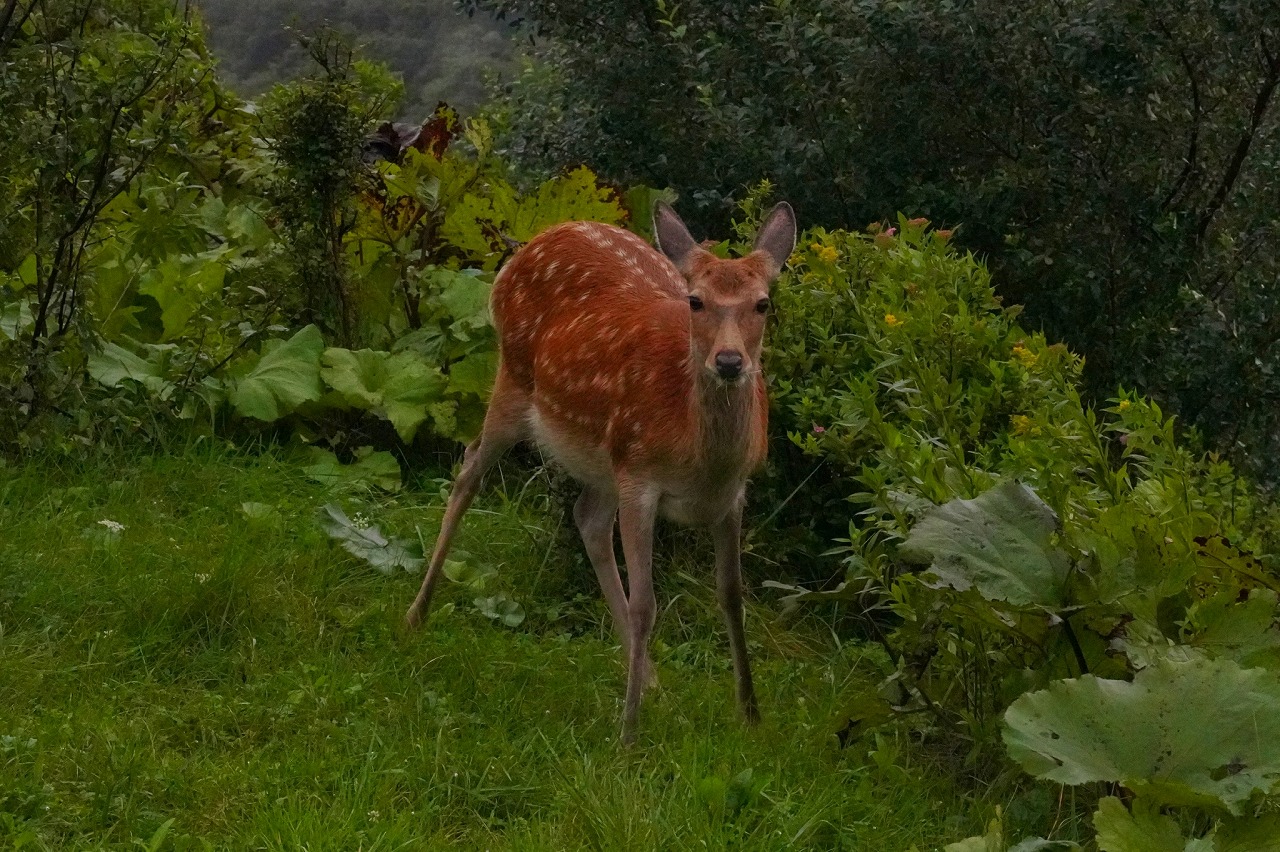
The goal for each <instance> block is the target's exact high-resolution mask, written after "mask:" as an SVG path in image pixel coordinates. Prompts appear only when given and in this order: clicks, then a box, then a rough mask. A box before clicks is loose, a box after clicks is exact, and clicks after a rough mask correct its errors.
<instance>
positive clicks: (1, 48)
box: [0, 0, 218, 444]
mask: <svg viewBox="0 0 1280 852" xmlns="http://www.w3.org/2000/svg"><path fill="white" fill-rule="evenodd" d="M0 18H2V20H0V57H3V62H2V63H0V186H3V187H4V188H5V189H4V198H5V203H4V205H3V209H0V436H3V437H0V442H2V443H4V444H8V443H9V442H10V441H13V440H16V441H18V442H20V443H31V442H39V440H40V438H38V437H36V433H35V431H32V430H25V429H22V428H21V427H22V426H23V425H24V424H25V423H28V422H31V421H38V422H40V423H41V424H43V425H45V426H50V425H51V422H52V421H53V420H56V419H57V418H62V419H64V420H74V419H75V418H76V417H77V416H78V415H77V414H76V413H75V411H76V409H78V408H79V407H80V404H81V401H82V400H81V394H80V390H81V382H80V377H81V376H82V374H83V365H84V359H85V355H86V353H87V351H90V350H92V348H93V347H94V346H95V344H96V341H97V332H96V329H95V328H94V327H93V324H92V323H91V322H89V321H87V318H86V316H85V307H86V302H87V301H89V298H90V297H89V291H90V289H91V286H92V280H93V271H92V267H93V266H94V265H95V263H97V262H98V261H99V259H100V246H101V241H102V239H103V238H104V235H105V234H106V233H107V231H108V229H109V225H107V224H106V221H105V220H106V219H109V218H110V217H111V208H112V207H113V205H118V203H119V200H120V198H121V197H122V196H123V195H125V194H126V193H128V192H129V191H131V190H132V189H133V188H134V187H135V186H137V183H138V179H139V177H140V176H141V175H144V174H146V173H148V172H149V171H150V170H151V169H152V168H153V167H155V165H156V164H157V162H158V161H159V160H161V159H163V158H164V157H165V156H166V155H168V154H170V153H172V152H174V151H176V150H183V149H186V148H187V147H188V144H189V143H190V142H191V141H192V140H193V139H194V138H195V137H196V136H197V135H198V133H199V131H200V129H201V125H202V121H203V120H205V119H206V118H208V119H213V118H214V114H215V113H216V109H215V108H214V107H215V106H216V100H217V97H218V92H217V89H216V85H215V84H214V83H213V82H212V79H211V77H210V67H209V63H208V60H207V58H206V57H205V56H204V51H203V46H202V43H201V37H200V32H199V30H198V29H196V28H195V27H194V26H193V25H191V23H190V22H189V21H187V20H185V19H184V18H183V17H182V16H180V15H177V14H175V12H174V8H173V5H172V4H170V3H167V2H153V1H152V0H145V2H133V0H130V2H118V0H87V2H77V3H71V2H65V0H60V1H59V2H47V3H8V4H7V5H6V8H5V12H4V14H3V16H0ZM192 147H194V146H192Z"/></svg>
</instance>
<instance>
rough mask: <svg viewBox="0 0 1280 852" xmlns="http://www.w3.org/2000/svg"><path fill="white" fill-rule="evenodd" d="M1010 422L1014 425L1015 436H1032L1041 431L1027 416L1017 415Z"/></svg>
mask: <svg viewBox="0 0 1280 852" xmlns="http://www.w3.org/2000/svg"><path fill="white" fill-rule="evenodd" d="M1009 422H1010V423H1011V424H1012V425H1013V434H1015V435H1031V434H1034V433H1035V432H1038V431H1039V430H1038V429H1037V428H1036V424H1035V422H1034V421H1032V419H1031V418H1030V417H1028V416H1027V415H1025V414H1015V415H1013V416H1012V417H1010V418H1009Z"/></svg>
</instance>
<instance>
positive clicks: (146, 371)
mask: <svg viewBox="0 0 1280 852" xmlns="http://www.w3.org/2000/svg"><path fill="white" fill-rule="evenodd" d="M158 354H159V352H157V351H155V350H153V351H152V355H153V356H154V355H158ZM88 369H89V375H90V376H92V377H93V378H94V379H96V380H97V381H99V382H101V383H102V384H103V385H106V386H107V387H109V388H118V387H120V385H121V384H123V383H124V382H125V381H126V380H128V381H134V382H138V383H139V384H141V385H142V386H143V387H145V388H146V389H147V390H148V391H150V392H151V393H154V394H165V393H166V392H167V391H168V390H170V389H171V388H172V385H171V384H170V383H169V381H168V380H167V379H165V377H164V365H163V364H161V363H159V360H158V359H157V360H147V359H144V358H141V357H139V356H138V355H135V354H134V353H132V352H130V351H129V350H128V349H125V348H124V347H122V346H117V345H116V344H114V343H107V344H105V345H104V346H103V347H102V349H101V350H99V351H97V352H94V353H93V354H92V355H90V356H89V364H88Z"/></svg>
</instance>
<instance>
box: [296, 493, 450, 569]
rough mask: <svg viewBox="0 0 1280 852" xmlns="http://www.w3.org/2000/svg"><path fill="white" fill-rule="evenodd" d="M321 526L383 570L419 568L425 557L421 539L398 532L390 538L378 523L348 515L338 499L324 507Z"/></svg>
mask: <svg viewBox="0 0 1280 852" xmlns="http://www.w3.org/2000/svg"><path fill="white" fill-rule="evenodd" d="M357 517H358V516H357ZM320 526H322V527H323V528H324V531H325V532H327V533H328V534H329V535H330V536H332V537H333V538H335V539H337V540H338V542H339V543H340V544H341V545H342V548H343V549H344V550H346V551H347V552H348V553H350V554H351V555H352V556H355V557H358V558H360V559H363V560H364V561H365V562H367V563H369V565H371V566H373V567H374V568H376V569H378V570H379V571H381V572H382V573H383V574H393V573H395V572H396V570H397V569H403V570H405V571H417V570H418V569H419V568H421V567H422V563H423V562H424V561H425V558H424V556H423V554H422V544H421V543H420V542H416V541H409V540H408V539H403V538H397V537H395V536H392V537H391V538H387V537H386V536H384V535H383V534H382V531H381V530H379V529H378V528H377V527H376V526H374V525H372V524H368V523H366V522H364V521H363V520H362V519H361V522H360V523H357V522H356V521H353V520H352V519H351V518H348V517H347V513H346V512H344V511H342V507H341V506H338V505H337V504H335V503H329V504H326V505H325V506H323V507H322V508H321V509H320Z"/></svg>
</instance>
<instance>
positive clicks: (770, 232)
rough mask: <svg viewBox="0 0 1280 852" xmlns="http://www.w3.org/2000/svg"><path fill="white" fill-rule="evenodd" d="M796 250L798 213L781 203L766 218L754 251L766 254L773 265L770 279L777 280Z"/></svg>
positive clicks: (785, 203) (783, 202)
mask: <svg viewBox="0 0 1280 852" xmlns="http://www.w3.org/2000/svg"><path fill="white" fill-rule="evenodd" d="M795 248H796V211H794V210H792V209H791V205H790V204H788V203H787V202H785V201H781V202H779V203H778V204H776V205H775V206H774V208H773V209H772V210H770V211H769V215H768V216H765V217H764V224H763V225H761V226H760V233H759V234H757V235H756V244H755V246H754V247H753V250H754V251H760V252H764V254H765V256H766V257H768V258H769V262H770V265H771V269H770V273H771V274H770V277H771V278H776V277H777V276H778V274H779V273H781V272H782V267H784V266H786V264H787V258H789V257H791V252H793V251H795Z"/></svg>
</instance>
